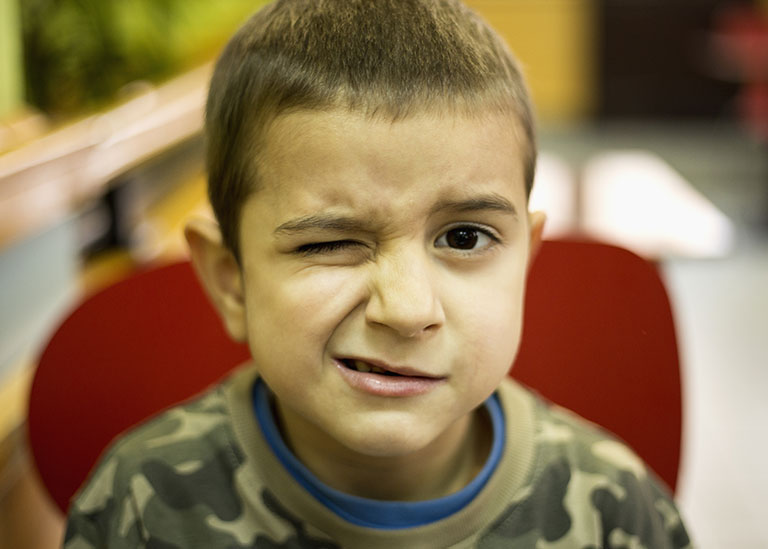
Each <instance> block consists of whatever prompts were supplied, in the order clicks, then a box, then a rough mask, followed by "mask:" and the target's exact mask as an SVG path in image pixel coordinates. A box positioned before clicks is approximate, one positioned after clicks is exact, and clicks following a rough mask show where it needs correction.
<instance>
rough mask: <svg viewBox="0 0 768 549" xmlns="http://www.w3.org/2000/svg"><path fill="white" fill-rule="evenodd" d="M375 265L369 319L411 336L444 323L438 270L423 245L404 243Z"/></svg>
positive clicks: (368, 312) (368, 310)
mask: <svg viewBox="0 0 768 549" xmlns="http://www.w3.org/2000/svg"><path fill="white" fill-rule="evenodd" d="M372 268H373V273H372V275H371V295H370V298H369V302H368V305H367V308H366V318H367V319H368V321H369V322H373V323H375V324H381V325H385V326H388V327H390V328H392V329H393V330H395V331H397V332H398V333H399V334H401V335H404V336H408V337H412V336H415V335H418V334H420V333H422V332H424V331H425V330H427V329H429V328H435V327H438V326H440V325H441V324H442V323H443V321H444V313H443V309H442V305H441V303H440V299H439V294H438V291H437V286H436V282H437V281H436V272H435V269H434V265H433V263H432V260H431V258H430V257H429V256H428V255H427V253H426V252H425V250H424V249H423V247H422V246H420V245H419V244H418V243H415V242H409V243H403V244H401V245H399V246H397V247H394V248H393V249H391V250H389V251H388V252H387V253H383V254H381V255H380V257H379V258H378V260H377V261H376V262H375V263H374V264H373V265H372Z"/></svg>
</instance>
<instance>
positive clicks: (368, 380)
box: [336, 358, 445, 397]
mask: <svg viewBox="0 0 768 549" xmlns="http://www.w3.org/2000/svg"><path fill="white" fill-rule="evenodd" d="M336 366H337V370H338V372H339V374H340V376H341V378H342V379H343V380H344V381H345V382H346V383H347V384H348V385H349V386H350V387H351V388H352V389H354V390H356V391H360V392H362V393H367V394H369V395H373V396H377V397H415V396H420V395H424V394H426V393H429V392H430V391H432V390H433V389H435V388H437V387H439V386H440V385H442V384H443V383H444V382H445V378H444V377H439V376H434V375H430V374H428V373H426V372H422V371H419V370H417V369H414V368H411V367H408V366H392V365H390V364H385V363H383V362H379V361H373V360H369V359H361V358H337V359H336Z"/></svg>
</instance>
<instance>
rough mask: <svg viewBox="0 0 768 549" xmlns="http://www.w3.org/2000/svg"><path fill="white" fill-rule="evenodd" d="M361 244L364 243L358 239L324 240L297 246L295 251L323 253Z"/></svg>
mask: <svg viewBox="0 0 768 549" xmlns="http://www.w3.org/2000/svg"><path fill="white" fill-rule="evenodd" d="M359 245H362V243H361V242H358V241H356V240H349V239H342V240H328V241H324V242H310V243H308V244H302V245H301V246H299V247H298V248H296V250H295V252H296V253H298V254H301V255H305V256H311V255H317V254H322V253H333V252H337V251H340V250H343V249H344V248H349V247H351V246H359Z"/></svg>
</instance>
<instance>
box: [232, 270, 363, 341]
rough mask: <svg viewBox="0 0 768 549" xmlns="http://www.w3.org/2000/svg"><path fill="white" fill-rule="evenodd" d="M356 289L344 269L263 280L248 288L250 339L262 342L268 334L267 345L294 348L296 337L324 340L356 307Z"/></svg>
mask: <svg viewBox="0 0 768 549" xmlns="http://www.w3.org/2000/svg"><path fill="white" fill-rule="evenodd" d="M259 282H260V283H259ZM249 284H250V282H249ZM358 286H359V284H356V279H355V277H354V276H353V273H350V272H347V271H344V270H343V269H338V270H322V271H321V270H316V271H314V272H312V271H309V270H307V271H304V272H297V273H292V274H288V275H286V276H279V275H277V274H276V275H275V277H274V278H271V277H270V278H267V279H265V278H264V277H262V279H261V280H260V281H258V282H255V283H254V284H253V285H250V286H249V287H248V289H249V292H248V295H247V314H248V332H249V335H250V337H249V339H251V340H254V339H255V340H257V341H260V342H264V339H265V338H264V335H266V334H269V338H270V340H271V341H268V342H267V343H268V344H271V345H279V346H291V347H297V345H296V341H297V338H298V337H301V338H304V340H305V341H307V342H308V341H314V340H317V339H318V338H327V337H328V335H329V334H330V333H332V331H333V330H334V329H335V326H336V325H337V324H338V323H339V322H340V321H341V319H343V318H344V317H345V316H346V315H347V314H349V311H350V310H351V309H353V308H354V307H355V306H356V302H357V301H358V300H359V293H360V292H359V290H357V287H358ZM252 344H253V341H252Z"/></svg>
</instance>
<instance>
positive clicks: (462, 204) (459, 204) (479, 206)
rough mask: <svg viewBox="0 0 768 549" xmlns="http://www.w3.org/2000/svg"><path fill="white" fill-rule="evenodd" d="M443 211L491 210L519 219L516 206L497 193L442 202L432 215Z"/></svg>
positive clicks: (436, 206)
mask: <svg viewBox="0 0 768 549" xmlns="http://www.w3.org/2000/svg"><path fill="white" fill-rule="evenodd" d="M443 210H452V211H455V212H460V213H461V212H477V211H486V210H491V211H497V212H501V213H505V214H509V215H513V216H515V217H517V209H516V208H515V206H514V205H513V204H512V203H511V202H510V201H509V200H507V199H506V198H504V197H503V196H501V195H500V194H495V193H491V194H487V195H482V196H476V197H473V198H468V199H466V200H441V201H439V202H438V203H437V204H435V205H434V207H433V208H432V212H431V213H433V214H434V213H437V212H440V211H443Z"/></svg>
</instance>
